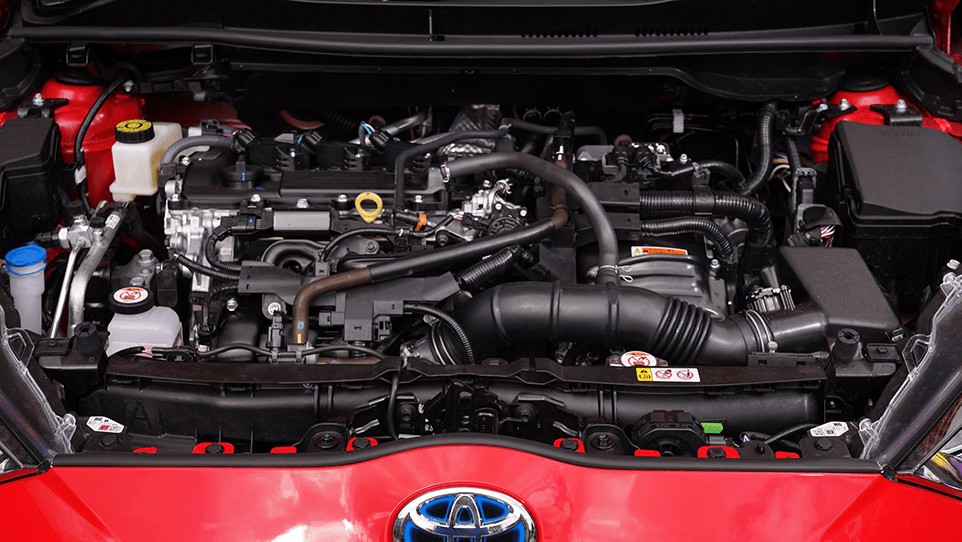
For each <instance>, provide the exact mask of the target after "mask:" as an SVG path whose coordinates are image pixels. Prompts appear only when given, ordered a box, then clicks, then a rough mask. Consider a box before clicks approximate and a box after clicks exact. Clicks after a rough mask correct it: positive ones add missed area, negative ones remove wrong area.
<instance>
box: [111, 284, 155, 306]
mask: <svg viewBox="0 0 962 542" xmlns="http://www.w3.org/2000/svg"><path fill="white" fill-rule="evenodd" d="M145 297H147V290H144V289H143V288H138V287H136V286H128V287H126V288H121V289H119V290H117V291H116V292H114V301H116V302H117V303H121V304H123V305H132V304H134V303H137V302H138V301H141V300H142V299H144V298H145Z"/></svg>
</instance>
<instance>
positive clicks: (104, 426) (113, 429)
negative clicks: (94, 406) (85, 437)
mask: <svg viewBox="0 0 962 542" xmlns="http://www.w3.org/2000/svg"><path fill="white" fill-rule="evenodd" d="M87 427H89V428H91V429H93V430H94V431H96V432H98V433H123V432H124V426H123V425H122V424H119V423H117V422H115V421H113V420H111V419H110V418H107V417H105V416H91V417H90V418H88V419H87Z"/></svg>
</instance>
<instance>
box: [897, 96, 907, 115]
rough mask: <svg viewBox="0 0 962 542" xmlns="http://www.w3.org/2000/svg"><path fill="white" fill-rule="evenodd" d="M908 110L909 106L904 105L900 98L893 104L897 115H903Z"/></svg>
mask: <svg viewBox="0 0 962 542" xmlns="http://www.w3.org/2000/svg"><path fill="white" fill-rule="evenodd" d="M908 108H909V106H908V105H906V104H905V100H903V99H902V98H899V100H898V101H897V102H895V110H896V111H897V112H899V113H905V112H906V111H907V110H908Z"/></svg>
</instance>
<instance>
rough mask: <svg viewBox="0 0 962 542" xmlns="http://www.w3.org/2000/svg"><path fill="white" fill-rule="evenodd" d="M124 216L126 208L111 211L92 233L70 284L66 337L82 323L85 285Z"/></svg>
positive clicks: (85, 293) (85, 292) (115, 234)
mask: <svg viewBox="0 0 962 542" xmlns="http://www.w3.org/2000/svg"><path fill="white" fill-rule="evenodd" d="M125 215H126V207H122V208H119V209H115V210H113V211H111V212H110V214H109V215H107V219H106V220H105V222H104V227H103V228H101V229H99V230H94V231H93V232H92V234H93V238H92V239H91V243H90V250H89V251H88V252H87V257H86V258H85V259H84V261H83V263H81V264H80V267H79V268H77V273H76V274H75V275H74V277H73V280H72V281H71V282H70V302H69V309H70V311H69V316H70V319H69V320H68V326H67V336H68V337H69V336H72V335H73V328H74V326H76V325H77V324H79V323H80V322H83V321H84V300H85V299H86V297H87V285H88V284H90V279H91V278H92V277H93V275H94V272H95V271H97V267H98V266H99V265H100V261H101V260H102V259H103V257H104V254H106V253H107V249H108V248H110V243H112V242H113V240H114V238H115V237H116V236H117V230H119V229H120V224H121V223H122V222H123V221H124V216H125Z"/></svg>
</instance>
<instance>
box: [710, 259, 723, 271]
mask: <svg viewBox="0 0 962 542" xmlns="http://www.w3.org/2000/svg"><path fill="white" fill-rule="evenodd" d="M708 265H709V267H711V268H712V270H716V271H717V270H718V269H720V268H721V262H720V261H718V260H717V259H715V258H712V259H711V261H710V262H708Z"/></svg>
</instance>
